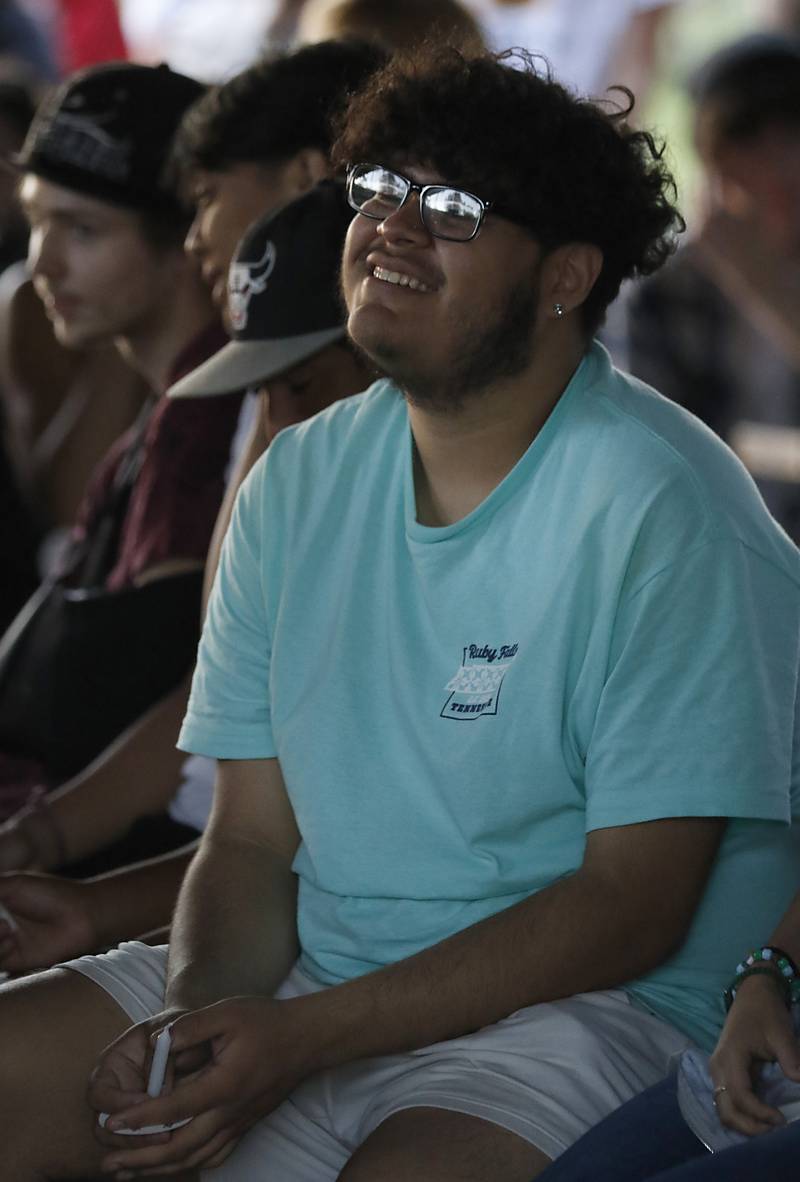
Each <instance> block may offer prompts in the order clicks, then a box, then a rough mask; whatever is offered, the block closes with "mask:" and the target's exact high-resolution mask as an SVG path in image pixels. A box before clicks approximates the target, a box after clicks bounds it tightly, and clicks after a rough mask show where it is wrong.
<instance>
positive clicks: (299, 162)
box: [284, 148, 331, 197]
mask: <svg viewBox="0 0 800 1182" xmlns="http://www.w3.org/2000/svg"><path fill="white" fill-rule="evenodd" d="M330 174H331V167H330V164H329V163H328V158H327V156H326V155H325V153H324V152H321V151H320V150H319V148H301V149H300V151H299V152H297V153H296V154H295V155H294V156H292V158H291V160H289V161H288V162H287V164H286V167H285V172H284V175H285V177H286V182H287V184H288V185H289V187H290V189H292V190H294V192H295V195H296V196H298V197H300V196H302V194H303V193H307V192H308V191H309V189H313V188H314V186H315V185H316V184H317V183H318V182H319V181H322V180H324V179H325V178H326V177H328V176H330Z"/></svg>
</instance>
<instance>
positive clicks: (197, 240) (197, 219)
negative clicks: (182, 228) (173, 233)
mask: <svg viewBox="0 0 800 1182" xmlns="http://www.w3.org/2000/svg"><path fill="white" fill-rule="evenodd" d="M201 221H202V215H201V211H200V210H199V209H198V210H197V212H196V213H195V215H194V217H193V218H192V224H191V225H190V226H189V229H188V230H187V231H186V237H185V238H184V240H183V249H184V250H185V251H186V253H187V254H189V255H193V256H194V257H195V258H199V257H200V255H202V253H203V236H202V233H201V228H200V223H201Z"/></svg>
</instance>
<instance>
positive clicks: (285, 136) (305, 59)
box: [171, 40, 387, 179]
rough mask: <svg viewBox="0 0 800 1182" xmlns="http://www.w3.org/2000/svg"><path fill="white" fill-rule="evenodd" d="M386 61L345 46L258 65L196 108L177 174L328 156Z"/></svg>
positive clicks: (177, 151) (375, 51)
mask: <svg viewBox="0 0 800 1182" xmlns="http://www.w3.org/2000/svg"><path fill="white" fill-rule="evenodd" d="M386 59H387V54H386V52H385V51H384V50H383V49H380V48H379V47H378V46H376V45H369V44H367V43H366V42H363V41H356V40H343V41H321V42H319V44H317V45H306V46H303V47H302V48H301V49H298V50H295V51H294V52H293V53H286V54H279V55H275V56H272V57H268V58H264V59H263V60H261V61H258V62H256V63H255V64H254V65H252V66H250V67H249V68H248V69H246V70H243V71H242V73H241V74H237V75H236V76H235V77H234V78H231V79H230V80H229V81H228V82H225V83H223V84H222V85H220V86H215V87H213V88H212V89H211V90H209V91H208V92H207V93H206V94H205V95H204V96H203V97H202V98H201V99H199V100H198V102H196V103H195V104H194V105H193V106H192V107H190V108H189V110H188V111H187V113H186V115H185V116H184V119H183V121H182V123H181V126H180V128H179V129H178V134H177V136H176V139H175V144H174V147H173V152H172V161H171V165H172V170H173V175H177V177H180V178H184V179H185V177H186V176H187V174H188V173H190V172H191V171H192V170H193V169H195V168H202V169H208V170H209V171H211V172H217V171H221V170H223V169H226V168H229V167H231V165H234V164H243V163H248V164H272V163H281V162H283V161H284V160H288V159H289V158H290V157H291V156H294V154H295V153H296V152H299V151H300V150H301V149H303V148H319V149H320V151H322V152H324V153H325V154H326V155H327V153H328V151H329V149H330V145H331V141H332V138H333V133H332V130H331V126H330V120H331V117H332V115H334V114H335V113H336V112H338V111H339V110H340V109H341V108H342V106H344V104H345V103H346V101H347V99H348V98H349V97H350V95H351V94H352V93H353V92H354V91H355V90H357V89H358V88H359V87H360V86H361V85H362V84H363V83H364V82H365V81H366V79H367V78H368V77H369V75H370V74H371V73H373V71H375V70H376V69H378V68H379V67H380V66H382V65H383V64H384V63H385V62H386Z"/></svg>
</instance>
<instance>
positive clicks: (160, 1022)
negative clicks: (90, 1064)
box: [89, 997, 313, 1174]
mask: <svg viewBox="0 0 800 1182" xmlns="http://www.w3.org/2000/svg"><path fill="white" fill-rule="evenodd" d="M303 1000H304V999H294V1000H292V1001H273V1000H272V999H269V998H262V997H237V998H232V999H230V1000H228V1001H222V1002H217V1003H216V1004H214V1005H211V1006H207V1007H206V1008H205V1009H202V1010H195V1011H194V1012H192V1013H189V1014H185V1015H184V1016H182V1017H178V1018H177V1020H174V1021H173V1025H172V1049H171V1053H170V1061H171V1065H172V1074H171V1076H170V1075H169V1074H168V1076H167V1079H168V1083H167V1087H166V1088H165V1093H164V1094H162V1096H160V1097H159V1098H157V1099H154V1100H151V1099H143V1093H144V1091H145V1087H146V1082H147V1080H146V1071H145V1068H146V1066H147V1065H148V1056H149V1053H150V1050H151V1047H152V1035H153V1034H154V1033H156V1032H157V1031H158V1030H159V1029H161V1028H163V1026H164V1025H165V1024H166V1022H167V1021H172V1020H173V1018H174V1015H166V1016H165V1015H159V1017H158V1018H157V1019H151V1020H150V1021H149V1022H145V1023H142V1024H141V1025H139V1026H135V1027H133V1029H132V1030H130V1031H128V1032H127V1033H126V1034H125V1035H123V1036H122V1038H121V1039H118V1040H117V1042H116V1043H113V1044H112V1046H111V1047H110V1048H109V1049H108V1050H107V1051H106V1052H105V1054H104V1056H103V1059H102V1060H101V1063H100V1065H99V1066H98V1068H97V1070H96V1071H95V1074H94V1076H93V1080H92V1085H91V1088H90V1092H89V1101H90V1104H91V1105H92V1107H93V1108H95V1109H96V1110H98V1111H107V1112H113V1113H114V1116H113V1119H111V1120H109V1122H108V1124H107V1126H106V1130H105V1131H103V1132H98V1137H99V1139H100V1140H101V1141H103V1142H104V1144H106V1145H108V1146H109V1147H111V1152H110V1153H109V1155H108V1157H107V1158H106V1160H105V1161H104V1162H103V1169H104V1170H106V1171H108V1172H115V1171H122V1170H150V1169H152V1170H153V1171H154V1172H155V1171H156V1170H157V1171H158V1172H159V1174H161V1173H164V1174H169V1173H173V1172H178V1171H180V1170H187V1169H193V1168H197V1167H200V1166H202V1167H203V1168H205V1169H210V1168H212V1167H213V1166H217V1165H219V1164H220V1162H222V1161H224V1159H225V1158H226V1157H227V1156H228V1154H229V1153H230V1152H231V1151H232V1150H233V1149H234V1148H235V1146H236V1144H237V1142H238V1140H239V1138H240V1137H241V1136H242V1135H243V1134H244V1133H245V1132H246V1131H247V1130H248V1129H249V1128H250V1127H251V1126H252V1125H254V1124H255V1123H256V1121H258V1120H259V1119H260V1118H261V1117H262V1116H265V1115H266V1114H267V1113H269V1112H272V1111H273V1109H275V1108H277V1106H278V1105H279V1104H280V1103H281V1102H282V1101H283V1100H284V1099H285V1098H286V1097H287V1096H288V1095H289V1094H290V1093H291V1092H292V1091H293V1090H294V1088H295V1087H296V1086H297V1085H298V1083H300V1081H301V1080H302V1079H304V1078H305V1076H306V1075H308V1074H310V1072H311V1070H313V1065H312V1062H311V1055H310V1054H309V1053H308V1051H307V1050H306V1049H305V1048H307V1047H308V1045H309V1039H308V1037H307V1036H306V1037H304V1035H305V1034H306V1030H307V1024H306V1022H305V1020H304V1019H303V1018H302V1015H303V1012H304V1009H303ZM187 1118H191V1119H190V1122H189V1124H187V1125H184V1127H183V1128H179V1129H176V1130H175V1131H174V1132H172V1133H170V1134H166V1135H165V1134H162V1135H160V1136H158V1137H137V1138H135V1142H134V1139H132V1138H131V1137H129V1136H128V1137H121V1136H116V1137H115V1136H113V1133H114V1130H115V1129H119V1128H131V1129H137V1128H142V1127H144V1126H147V1125H154V1124H164V1125H169V1124H174V1123H175V1122H176V1121H181V1120H186V1119H187ZM123 1141H124V1144H123Z"/></svg>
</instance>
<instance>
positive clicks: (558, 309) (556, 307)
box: [553, 304, 564, 320]
mask: <svg viewBox="0 0 800 1182" xmlns="http://www.w3.org/2000/svg"><path fill="white" fill-rule="evenodd" d="M553 311H554V312H555V314H556V316H557V317H558V319H559V320H560V319H561V317H562V316H563V315H564V305H563V304H553Z"/></svg>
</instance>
